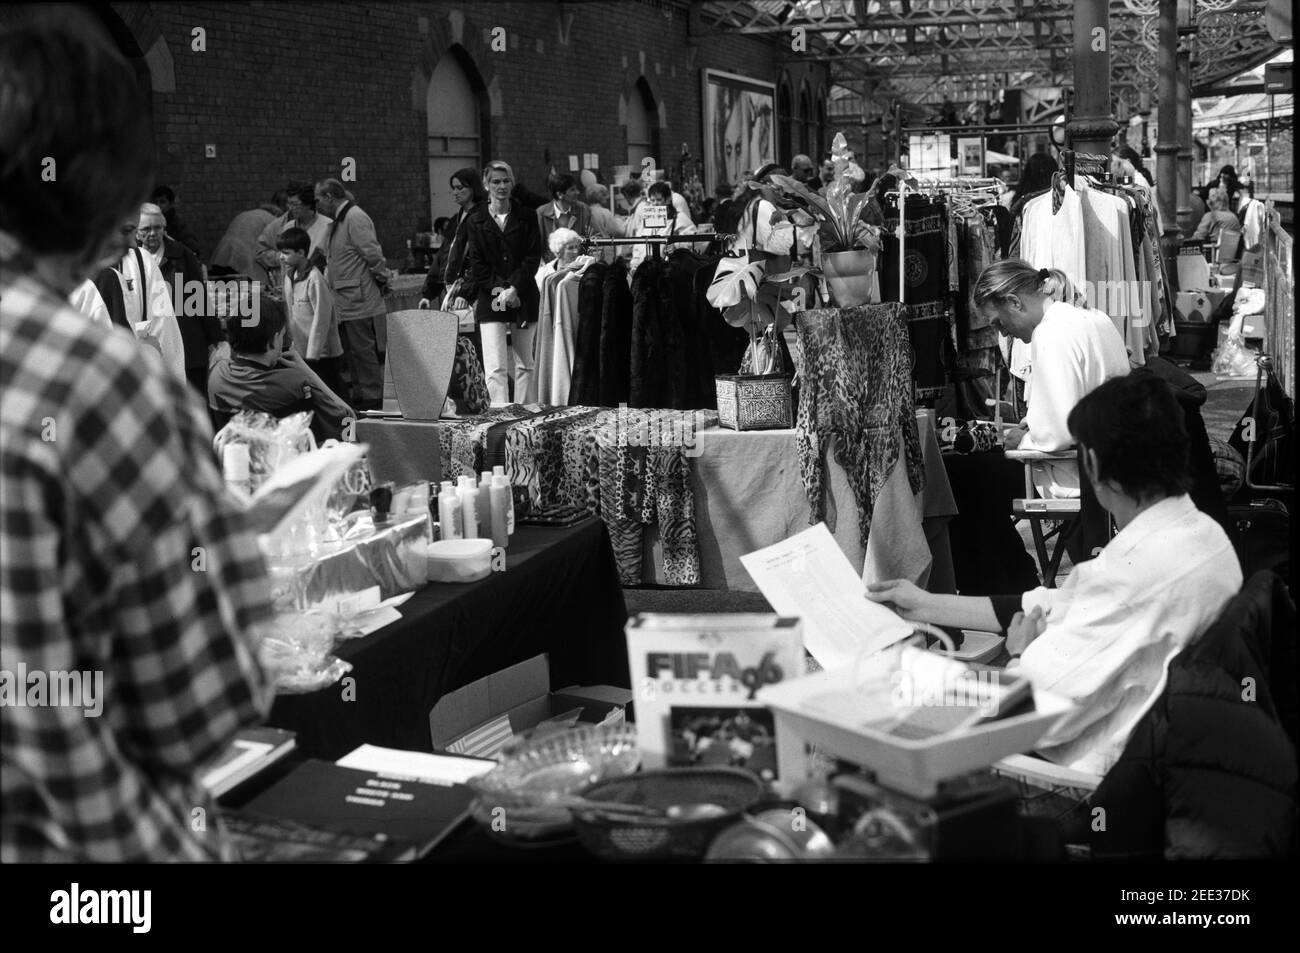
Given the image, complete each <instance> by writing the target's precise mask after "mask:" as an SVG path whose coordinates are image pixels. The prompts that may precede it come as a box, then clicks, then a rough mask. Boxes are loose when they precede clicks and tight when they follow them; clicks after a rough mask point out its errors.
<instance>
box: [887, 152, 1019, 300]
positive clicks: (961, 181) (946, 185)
mask: <svg viewBox="0 0 1300 953" xmlns="http://www.w3.org/2000/svg"><path fill="white" fill-rule="evenodd" d="M890 171H891V172H893V173H894V174H895V175H896V176H897V177H898V188H897V189H896V190H890V191H888V192H886V193H885V198H889V197H890V196H891V195H897V196H898V303H899V304H903V295H904V293H905V291H906V287H907V281H906V275H907V269H905V268H904V267H903V244H904V242H905V238H904V235H905V234H906V228H905V223H906V220H907V193H908V192H909V191H911V192H914V193H921V192H929V193H936V192H973V191H976V190H977V189H989V190H992V191H994V192H995V193H997V194H999V195H1000V194H1001V193H1002V192H1005V191H1006V188H1007V184H1006V183H1005V182H1003V181H1002V180H1001V179H995V178H989V177H973V176H957V177H956V178H951V179H937V178H916V177H915V176H912V177H911V184H910V185H909V182H908V176H907V173H906V171H905V170H890Z"/></svg>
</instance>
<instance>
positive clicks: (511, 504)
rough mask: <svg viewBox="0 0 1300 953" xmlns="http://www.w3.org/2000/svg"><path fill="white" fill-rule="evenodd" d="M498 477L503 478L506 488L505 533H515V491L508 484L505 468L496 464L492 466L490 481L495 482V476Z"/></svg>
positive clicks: (511, 534) (510, 534)
mask: <svg viewBox="0 0 1300 953" xmlns="http://www.w3.org/2000/svg"><path fill="white" fill-rule="evenodd" d="M497 477H500V478H501V479H502V480H505V488H506V535H507V536H513V535H515V492H514V489H513V488H512V487H511V486H510V478H509V477H507V476H506V468H505V467H501V466H497V467H493V468H492V482H493V483H494V484H495V483H496V478H497Z"/></svg>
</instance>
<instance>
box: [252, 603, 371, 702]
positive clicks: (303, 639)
mask: <svg viewBox="0 0 1300 953" xmlns="http://www.w3.org/2000/svg"><path fill="white" fill-rule="evenodd" d="M339 634H340V631H339V620H338V617H337V615H336V614H334V613H331V612H325V611H308V612H291V613H284V612H282V613H279V614H277V615H276V617H275V621H274V623H273V624H272V626H271V632H270V634H268V635H267V636H266V637H264V638H263V639H262V641H261V644H260V645H259V647H258V657H259V659H260V660H261V662H262V667H263V668H265V669H266V670H267V673H268V674H269V675H270V676H271V677H272V679H273V680H274V681H275V686H276V689H277V690H278V691H280V692H284V693H287V694H294V693H300V692H314V691H317V690H318V689H321V688H325V687H326V686H329V685H333V684H334V683H335V682H337V681H338V680H339V679H340V678H342V677H343V676H344V675H346V674H347V673H348V672H350V671H351V670H352V665H351V663H349V662H345V661H343V660H342V659H341V658H338V657H337V656H335V655H333V654H332V652H333V649H334V642H335V640H336V638H337V636H338V635H339Z"/></svg>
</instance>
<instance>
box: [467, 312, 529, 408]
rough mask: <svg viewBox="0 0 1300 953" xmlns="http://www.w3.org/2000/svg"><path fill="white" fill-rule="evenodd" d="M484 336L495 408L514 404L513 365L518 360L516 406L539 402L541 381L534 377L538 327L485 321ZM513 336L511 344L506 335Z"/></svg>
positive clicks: (481, 329) (486, 371) (481, 328)
mask: <svg viewBox="0 0 1300 953" xmlns="http://www.w3.org/2000/svg"><path fill="white" fill-rule="evenodd" d="M478 327H479V333H480V334H481V335H482V337H483V373H484V375H485V376H486V377H487V388H488V397H489V398H490V399H491V401H492V406H493V407H500V406H501V405H503V404H508V403H510V388H509V382H510V377H511V374H510V365H511V358H512V357H513V359H514V361H513V363H514V379H515V396H514V402H515V403H516V404H530V403H532V402H534V401H536V400H537V378H536V376H535V375H534V374H533V338H534V336H535V335H536V333H537V325H536V324H530V325H528V327H526V328H523V329H520V328H519V327H518V326H517V325H513V324H509V323H507V322H505V321H492V322H488V321H485V322H483V323H481V324H479V326H478ZM507 333H508V334H509V338H510V340H509V344H507V343H506V335H507Z"/></svg>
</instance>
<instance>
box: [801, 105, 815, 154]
mask: <svg viewBox="0 0 1300 953" xmlns="http://www.w3.org/2000/svg"><path fill="white" fill-rule="evenodd" d="M799 119H800V130H799V133H800V135H799V151H800V152H802V153H803V154H804V155H812V153H813V151H814V140H813V114H812V107H811V106H809V105H808V90H806V89H805V90H803V91H802V92H801V93H799Z"/></svg>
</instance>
